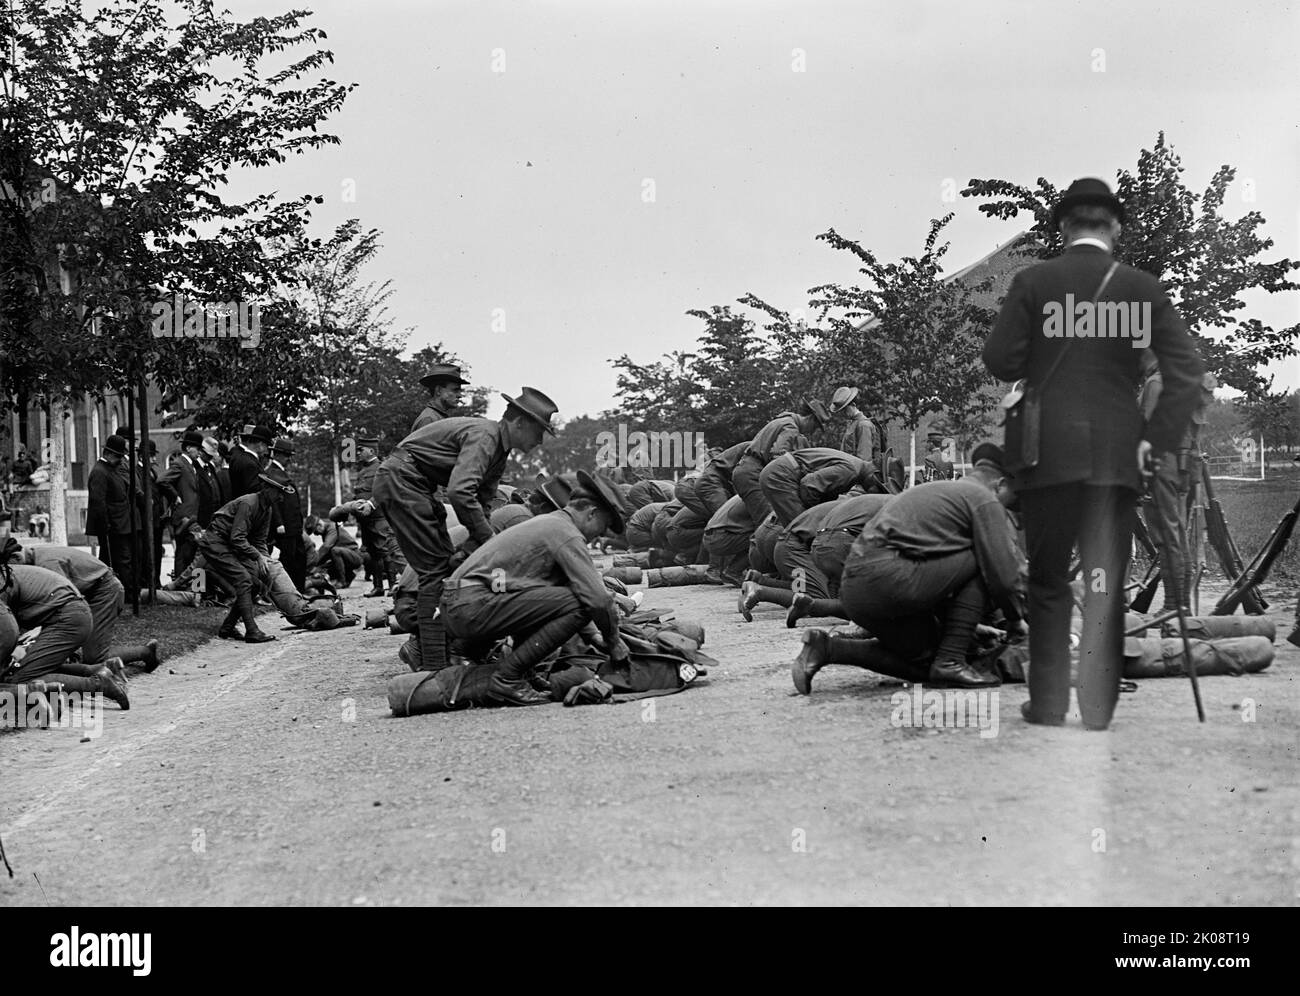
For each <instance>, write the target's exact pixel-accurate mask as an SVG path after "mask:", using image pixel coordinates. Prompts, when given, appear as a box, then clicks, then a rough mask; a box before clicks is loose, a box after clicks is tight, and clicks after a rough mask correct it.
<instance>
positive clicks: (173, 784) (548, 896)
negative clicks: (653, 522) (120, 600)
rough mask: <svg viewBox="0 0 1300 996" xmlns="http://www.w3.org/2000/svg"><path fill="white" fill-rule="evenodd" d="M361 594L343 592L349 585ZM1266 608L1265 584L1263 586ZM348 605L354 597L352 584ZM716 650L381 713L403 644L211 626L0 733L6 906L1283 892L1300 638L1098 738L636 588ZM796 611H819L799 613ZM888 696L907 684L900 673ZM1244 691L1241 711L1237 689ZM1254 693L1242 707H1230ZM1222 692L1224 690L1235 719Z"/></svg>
mask: <svg viewBox="0 0 1300 996" xmlns="http://www.w3.org/2000/svg"><path fill="white" fill-rule="evenodd" d="M352 591H353V592H357V593H359V592H360V591H361V588H360V586H359V585H358V586H356V587H354V588H353V589H352ZM1271 594H1272V595H1273V596H1274V597H1273V603H1274V606H1275V607H1276V608H1277V609H1278V610H1279V611H1278V615H1277V619H1278V621H1279V628H1280V630H1281V632H1282V633H1285V632H1287V631H1288V629H1289V626H1286V625H1285V624H1287V623H1289V620H1288V619H1285V618H1284V616H1285V615H1286V614H1287V613H1288V612H1289V610H1290V608H1291V606H1292V605H1293V599H1292V597H1291V593H1290V592H1280V591H1275V592H1272V593H1271ZM349 603H350V606H349V607H350V608H360V607H362V606H363V604H369V605H372V606H373V605H376V604H378V603H377V601H376V600H372V601H370V602H368V603H363V602H362V601H361V599H359V598H351V599H350V600H349ZM647 604H648V605H654V606H661V607H665V608H668V607H671V608H675V609H676V610H677V612H678V614H679V616H681V617H683V618H690V619H694V620H696V621H699V622H701V623H703V624H704V626H705V627H706V630H707V633H708V640H707V644H706V648H705V649H706V650H708V651H709V652H711V653H712V654H713V655H714V656H715V657H717V658H719V659H720V660H721V661H722V662H723V664H722V667H721V668H719V669H715V670H714V671H712V673H711V674H710V675H709V678H708V680H707V681H706V682H704V683H702V684H701V686H700V687H698V688H694V689H691V690H688V691H687V692H685V693H683V694H680V695H676V696H670V697H667V698H661V699H655V700H649V701H644V702H637V703H627V704H622V705H609V706H586V707H579V708H573V709H566V708H564V707H563V706H560V705H554V706H543V707H536V708H530V709H517V710H504V709H497V710H472V711H469V712H462V713H455V714H450V715H436V716H422V717H415V718H409V719H393V718H391V717H390V716H389V713H388V708H387V704H386V700H385V697H384V686H385V682H386V679H387V678H388V677H389V676H391V675H393V674H395V673H397V672H398V670H399V669H400V668H401V665H400V664H399V663H398V661H397V658H396V650H397V646H398V644H399V642H400V640H401V639H404V638H402V637H394V636H390V635H388V634H387V633H386V632H384V631H378V630H370V631H366V630H363V629H360V628H353V629H345V630H339V631H335V632H333V633H290V632H277V631H276V630H274V629H273V630H272V632H277V635H278V636H279V637H280V639H279V640H278V641H277V642H276V643H273V644H268V645H266V646H258V647H246V646H245V645H243V644H229V643H219V642H214V643H213V644H209V645H208V646H206V647H203V648H200V650H199V651H197V652H196V653H194V654H190V655H188V656H186V657H182V658H178V659H176V660H174V661H170V662H168V664H165V665H164V666H163V668H161V669H160V670H159V672H158V673H156V674H154V675H150V676H141V677H140V678H138V679H136V680H134V681H133V682H132V684H131V699H132V708H131V710H130V711H129V712H127V713H119V712H117V711H115V710H114V709H113V708H112V707H111V706H110V707H109V709H108V711H107V714H106V720H105V724H104V729H103V732H102V735H100V736H99V737H97V738H95V739H92V740H88V741H83V740H82V739H81V735H80V733H79V732H76V731H69V730H50V731H28V732H23V733H20V734H14V735H8V736H5V737H3V738H0V762H2V763H3V776H2V784H3V793H2V795H3V798H2V799H0V833H3V835H4V841H5V844H6V846H7V848H8V852H9V858H10V861H11V862H12V863H13V865H14V868H15V872H16V877H15V878H14V879H12V880H10V879H8V878H4V877H0V903H3V904H8V905H18V904H41V903H47V902H48V903H77V904H83V903H84V904H118V903H132V904H205V903H234V904H252V905H255V904H271V903H290V904H299V903H311V904H344V905H415V904H425V903H439V904H443V903H525V904H536V903H605V904H662V903H703V904H785V903H865V904H885V903H901V904H926V905H951V904H961V905H968V904H993V903H1012V904H1160V905H1162V904H1174V905H1199V904H1212V905H1218V904H1233V903H1242V904H1270V905H1282V904H1285V905H1291V904H1294V903H1295V902H1296V901H1297V897H1298V896H1300V864H1297V862H1300V858H1298V857H1297V855H1300V787H1298V783H1297V777H1296V772H1297V736H1296V730H1297V729H1300V685H1298V684H1297V681H1296V675H1297V666H1296V665H1297V660H1298V658H1300V652H1298V651H1296V650H1294V649H1293V648H1291V647H1290V646H1289V645H1287V644H1285V643H1283V642H1279V644H1278V659H1277V660H1276V661H1275V662H1274V664H1273V666H1272V667H1271V668H1270V669H1269V670H1268V671H1266V672H1264V673H1263V674H1261V675H1257V676H1248V677H1242V678H1227V677H1216V678H1208V679H1205V680H1204V681H1203V682H1202V690H1203V694H1204V697H1205V703H1206V710H1207V713H1208V717H1207V722H1206V723H1205V724H1204V725H1203V726H1202V725H1199V724H1198V723H1197V722H1196V718H1195V713H1194V711H1193V705H1192V699H1191V693H1190V689H1189V687H1188V684H1187V682H1186V681H1183V680H1172V679H1166V680H1160V681H1144V682H1142V683H1141V686H1140V688H1139V690H1138V691H1137V692H1136V693H1134V694H1129V695H1124V696H1123V698H1122V701H1121V703H1120V708H1119V712H1118V718H1117V720H1116V722H1115V723H1114V725H1113V727H1112V729H1111V730H1110V731H1109V732H1107V733H1100V734H1099V733H1088V732H1085V731H1084V730H1082V728H1081V727H1079V726H1078V723H1077V716H1076V717H1075V719H1074V721H1073V725H1071V726H1069V727H1067V728H1064V729H1045V728H1040V727H1028V726H1026V725H1024V724H1023V723H1022V722H1021V721H1020V719H1019V706H1020V703H1021V702H1022V701H1023V700H1024V699H1025V697H1026V693H1025V690H1024V686H1023V685H1012V686H1004V687H1003V688H1002V689H1000V691H999V695H998V697H997V703H996V704H997V719H998V725H997V727H996V735H994V736H989V735H987V734H988V732H989V730H992V729H993V727H991V726H989V727H988V728H987V729H986V730H985V731H984V732H985V735H984V736H981V731H980V730H979V729H977V728H964V729H932V728H917V727H910V728H909V727H898V726H896V725H894V724H893V723H891V715H892V714H893V713H894V711H895V710H894V709H893V706H892V704H891V696H892V695H894V694H895V693H897V692H900V691H904V689H903V686H901V685H899V684H897V683H889V682H887V681H880V680H877V679H876V678H874V677H873V676H871V675H868V674H867V673H865V672H861V671H856V670H852V669H848V668H830V669H827V670H826V671H823V672H822V673H821V674H820V675H819V676H818V678H817V681H816V684H815V686H814V694H813V695H812V696H811V697H807V698H805V697H800V696H797V695H795V694H794V693H793V689H792V686H791V683H790V677H789V662H790V660H791V658H792V657H793V655H794V654H795V653H796V652H797V649H798V645H799V644H798V633H797V631H792V630H787V629H786V628H785V626H784V616H783V613H782V612H780V611H779V610H777V609H775V608H771V609H767V610H760V611H759V612H758V614H757V615H756V618H755V621H754V622H753V623H752V624H746V623H745V622H743V621H742V620H741V619H740V617H739V615H737V613H736V612H735V596H734V592H732V591H731V590H730V589H728V590H719V589H716V588H677V589H667V590H656V591H651V592H647ZM814 624H816V623H814ZM909 694H910V690H909ZM1247 700H1251V701H1247ZM1252 702H1253V708H1254V720H1253V721H1250V722H1244V721H1243V718H1248V717H1249V716H1250V712H1251V707H1252ZM1243 703H1245V706H1246V708H1245V710H1244V711H1243Z"/></svg>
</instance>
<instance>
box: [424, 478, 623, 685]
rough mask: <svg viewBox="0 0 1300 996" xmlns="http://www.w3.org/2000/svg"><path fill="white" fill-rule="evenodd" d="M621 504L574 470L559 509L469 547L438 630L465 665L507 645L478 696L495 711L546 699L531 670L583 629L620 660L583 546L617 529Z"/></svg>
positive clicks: (618, 640)
mask: <svg viewBox="0 0 1300 996" xmlns="http://www.w3.org/2000/svg"><path fill="white" fill-rule="evenodd" d="M626 515H627V505H626V504H625V503H624V501H623V496H622V494H621V493H620V492H619V490H618V487H617V486H616V485H614V484H613V483H611V482H610V481H608V480H606V479H605V478H603V477H593V476H592V475H591V474H588V473H587V472H586V471H584V470H580V471H578V487H577V488H576V489H575V490H574V491H573V493H572V494H571V495H570V497H569V500H568V502H567V504H565V506H564V508H562V509H560V510H559V511H556V512H549V513H547V514H545V515H538V516H535V517H533V518H531V519H529V520H528V521H526V522H521V523H519V524H518V525H516V526H514V527H513V528H511V529H510V530H508V531H506V532H503V533H501V534H500V535H499V536H497V537H496V538H495V539H493V540H492V541H491V542H489V543H487V544H486V545H484V546H481V547H479V548H478V549H477V550H475V551H474V552H473V553H472V554H470V556H469V558H468V559H467V560H466V561H465V562H464V563H463V564H461V565H460V567H458V568H457V569H456V572H455V573H454V574H453V575H452V576H451V578H450V579H449V580H448V581H447V584H446V588H445V590H444V592H443V595H442V611H443V617H444V618H445V619H446V624H447V631H448V632H449V633H450V634H451V635H452V636H453V637H455V638H456V640H457V643H458V645H459V646H461V647H462V648H463V649H464V650H465V653H466V656H468V657H470V658H471V659H480V658H482V656H483V655H484V654H486V653H487V651H489V650H490V649H491V648H492V645H493V643H494V642H495V641H497V640H499V639H501V638H502V637H505V636H509V637H511V639H512V642H513V644H514V646H513V649H512V650H511V651H510V652H509V653H507V654H506V655H505V656H504V657H503V658H502V659H501V661H500V662H499V663H498V664H497V667H496V672H495V673H494V674H493V676H492V683H491V685H490V686H489V689H488V695H489V696H490V697H491V698H492V699H493V700H494V701H496V702H499V703H501V704H503V705H519V706H527V705H539V704H541V703H543V702H549V701H551V698H550V696H549V695H545V694H543V693H540V692H538V691H536V690H534V688H533V687H532V685H531V684H530V683H529V680H528V678H529V675H530V673H531V672H532V670H533V668H534V667H536V666H537V665H538V664H540V663H541V662H542V661H543V660H545V659H546V657H547V656H548V655H549V654H550V653H551V652H552V651H554V650H556V649H558V648H559V647H560V646H561V645H562V644H563V643H564V642H565V641H566V640H568V639H569V638H570V637H571V636H575V635H576V634H577V633H578V631H579V630H581V629H583V627H585V626H587V625H588V624H590V623H594V624H595V627H596V629H597V630H599V632H600V635H601V638H602V639H603V641H604V644H605V648H606V649H607V651H608V653H609V655H610V658H611V659H612V660H614V661H621V660H624V659H626V657H627V655H628V650H627V645H626V644H624V642H623V639H622V637H621V636H619V632H618V611H617V609H616V608H615V606H614V599H613V597H612V596H611V595H610V592H609V589H608V588H606V587H605V583H604V581H603V580H602V578H601V576H600V572H599V571H598V570H596V568H595V566H594V565H593V564H592V562H591V557H590V556H589V555H588V553H587V544H588V543H590V542H591V541H592V540H594V539H595V538H596V537H598V536H601V535H602V534H604V533H605V532H606V530H609V531H611V532H614V533H621V532H622V531H623V523H624V520H625V516H626Z"/></svg>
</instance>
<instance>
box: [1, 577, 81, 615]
mask: <svg viewBox="0 0 1300 996" xmlns="http://www.w3.org/2000/svg"><path fill="white" fill-rule="evenodd" d="M9 570H10V571H11V572H12V575H13V583H12V584H11V585H10V586H9V587H8V588H6V589H5V590H4V591H3V592H0V605H8V607H9V611H10V612H11V613H13V617H14V618H15V619H16V620H17V621H18V625H19V626H20V627H21V628H22V629H24V630H28V629H33V628H35V627H37V626H44V625H45V624H46V623H48V622H49V621H50V620H52V619H53V618H54V617H55V616H56V615H58V612H59V609H61V608H62V607H63V606H65V605H67V604H68V603H69V602H81V601H85V600H84V599H83V598H82V597H81V592H79V591H77V589H76V588H75V587H74V586H73V584H72V582H71V581H69V580H68V579H67V578H65V577H64V576H63V575H62V574H60V573H58V572H57V571H49V570H46V569H45V568H44V567H32V566H31V565H29V564H10V565H9Z"/></svg>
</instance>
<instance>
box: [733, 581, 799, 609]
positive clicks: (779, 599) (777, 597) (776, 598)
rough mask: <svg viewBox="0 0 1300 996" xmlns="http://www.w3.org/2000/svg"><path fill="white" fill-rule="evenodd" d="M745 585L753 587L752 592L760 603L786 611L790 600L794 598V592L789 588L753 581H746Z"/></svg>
mask: <svg viewBox="0 0 1300 996" xmlns="http://www.w3.org/2000/svg"><path fill="white" fill-rule="evenodd" d="M745 583H746V584H752V585H753V586H754V592H755V594H756V596H757V599H758V601H760V602H770V603H771V604H773V605H779V606H781V608H783V609H788V608H789V607H790V601H791V599H793V598H794V592H793V591H791V590H790V589H789V588H781V587H778V586H776V585H768V584H763V583H762V582H754V581H746V582H745Z"/></svg>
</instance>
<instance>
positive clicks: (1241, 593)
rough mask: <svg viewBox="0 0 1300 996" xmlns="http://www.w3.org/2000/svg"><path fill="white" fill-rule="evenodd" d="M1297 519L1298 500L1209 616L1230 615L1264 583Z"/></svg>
mask: <svg viewBox="0 0 1300 996" xmlns="http://www.w3.org/2000/svg"><path fill="white" fill-rule="evenodd" d="M1297 517H1300V499H1297V500H1296V503H1295V504H1294V505H1292V506H1291V511H1289V512H1287V513H1286V515H1284V516H1282V519H1281V521H1280V522H1278V524H1277V525H1276V526H1274V527H1273V533H1272V535H1270V536H1269V538H1268V541H1267V542H1265V544H1264V545H1263V547H1261V548H1260V551H1259V553H1257V554H1255V557H1254V559H1252V560H1251V562H1250V564H1249V565H1248V566H1247V567H1246V569H1245V570H1244V571H1242V573H1241V575H1240V577H1238V578H1237V579H1236V580H1235V581H1233V582H1232V587H1231V588H1229V589H1228V591H1227V593H1226V594H1225V595H1224V596H1223V597H1222V598H1221V599H1219V601H1218V604H1217V605H1215V606H1214V611H1213V612H1211V613H1210V615H1212V616H1229V615H1232V613H1233V612H1235V611H1236V610H1237V606H1238V605H1240V604H1241V602H1242V600H1243V599H1244V598H1245V597H1246V593H1247V592H1248V591H1250V589H1252V588H1254V587H1255V586H1256V585H1261V584H1263V583H1264V581H1265V579H1266V578H1267V577H1268V574H1269V571H1271V570H1272V569H1273V563H1274V561H1276V560H1277V558H1278V557H1280V556H1281V555H1282V551H1283V550H1285V549H1286V545H1287V543H1289V542H1290V541H1291V533H1292V531H1293V530H1294V529H1295V523H1296V518H1297Z"/></svg>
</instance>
